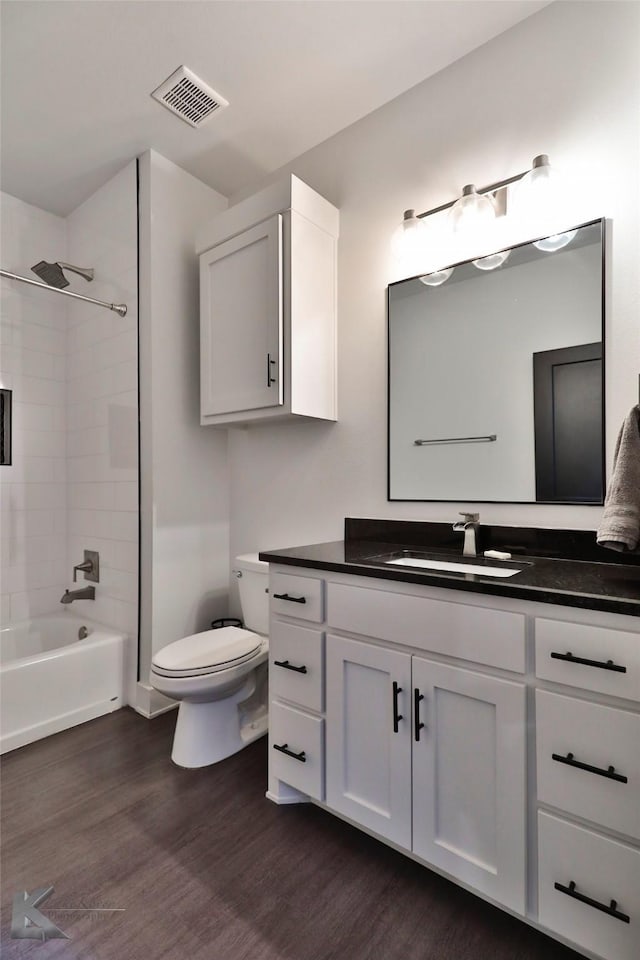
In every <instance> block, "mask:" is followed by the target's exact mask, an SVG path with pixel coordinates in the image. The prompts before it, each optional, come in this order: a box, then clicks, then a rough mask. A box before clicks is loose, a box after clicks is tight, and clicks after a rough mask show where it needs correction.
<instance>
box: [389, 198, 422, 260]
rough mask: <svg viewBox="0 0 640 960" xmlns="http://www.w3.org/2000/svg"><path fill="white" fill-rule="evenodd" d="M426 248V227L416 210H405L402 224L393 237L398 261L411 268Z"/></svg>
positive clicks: (392, 246)
mask: <svg viewBox="0 0 640 960" xmlns="http://www.w3.org/2000/svg"><path fill="white" fill-rule="evenodd" d="M424 248H425V226H424V223H423V221H422V220H420V219H419V217H416V212H415V210H405V212H404V219H403V221H402V223H401V224H400V225H399V226H398V227H397V228H396V229H395V230H394V232H393V235H392V237H391V249H392V250H393V253H394V256H395V257H396V259H397V260H398V261H399V262H400V263H401V264H402V265H403V266H409V265H410V264H412V263H413V262H415V261H416V260H417V258H418V257H419V256H420V254H421V253H424Z"/></svg>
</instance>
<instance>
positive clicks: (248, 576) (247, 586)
mask: <svg viewBox="0 0 640 960" xmlns="http://www.w3.org/2000/svg"><path fill="white" fill-rule="evenodd" d="M234 571H235V573H236V575H237V577H238V586H239V588H240V603H241V606H242V615H243V618H244V622H245V624H246V626H247V627H248V628H250V629H247V630H243V629H241V628H240V627H222V628H221V629H219V630H206V631H204V632H203V633H194V634H193V636H190V637H183V638H182V640H176V641H175V642H174V643H170V644H169V645H168V646H166V647H163V648H162V650H158V652H157V653H156V654H155V655H154V657H153V660H152V662H151V672H150V675H149V682H150V683H151V686H152V687H155V689H156V690H159V691H160V693H164V694H165V696H167V697H172V698H173V699H174V700H179V701H180V706H179V708H178V720H177V722H176V732H175V735H174V738H173V750H172V752H171V759H172V760H173V761H174V763H177V764H178V765H179V766H181V767H205V766H208V764H211V763H217V762H218V760H224V759H225V757H230V756H231V754H232V753H236V752H237V751H238V750H242V748H243V747H246V746H247V744H249V743H251V742H252V741H253V740H256V739H257V738H258V737H261V736H263V735H264V734H265V733H266V732H267V725H268V707H267V704H268V691H267V659H268V656H269V639H268V636H267V634H268V632H269V594H268V582H269V577H268V574H269V564H268V563H264V562H263V561H262V560H258V555H257V554H252V553H248V554H245V555H244V556H240V557H236V561H235V567H234Z"/></svg>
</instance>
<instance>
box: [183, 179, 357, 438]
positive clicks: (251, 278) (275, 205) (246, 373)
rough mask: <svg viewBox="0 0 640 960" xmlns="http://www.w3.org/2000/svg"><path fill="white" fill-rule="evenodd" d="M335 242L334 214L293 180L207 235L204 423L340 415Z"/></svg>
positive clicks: (203, 258) (203, 251) (233, 212)
mask: <svg viewBox="0 0 640 960" xmlns="http://www.w3.org/2000/svg"><path fill="white" fill-rule="evenodd" d="M337 237H338V211H337V209H336V208H335V207H334V206H332V205H331V204H330V203H328V202H327V201H326V200H324V199H323V198H322V197H321V196H320V195H319V194H317V193H316V192H315V191H314V190H312V189H311V188H310V187H308V186H307V185H306V184H305V183H303V182H302V181H301V180H299V179H298V178H297V177H294V176H289V177H287V178H286V180H283V181H281V182H279V183H277V184H275V185H273V186H272V187H269V188H267V189H266V190H263V191H262V192H261V193H259V194H256V195H255V196H253V197H250V198H248V199H247V200H244V201H242V202H240V203H238V204H236V205H235V206H233V207H231V208H229V209H228V210H226V211H224V212H223V213H221V214H220V215H219V216H218V217H216V219H215V220H214V221H213V222H212V223H211V224H209V225H208V226H207V227H206V228H205V229H204V230H203V231H201V234H200V237H199V238H198V242H197V249H198V252H199V254H200V399H201V423H202V424H209V425H214V426H215V425H218V426H230V425H233V424H241V423H255V422H260V421H261V420H272V419H274V418H282V417H288V418H294V417H295V418H300V417H301V418H314V419H323V420H335V419H336V416H337V414H336V273H337V269H336V268H337Z"/></svg>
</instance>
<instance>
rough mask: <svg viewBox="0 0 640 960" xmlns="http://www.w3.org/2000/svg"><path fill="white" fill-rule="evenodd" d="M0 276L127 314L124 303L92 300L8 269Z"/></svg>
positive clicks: (123, 314)
mask: <svg viewBox="0 0 640 960" xmlns="http://www.w3.org/2000/svg"><path fill="white" fill-rule="evenodd" d="M0 277H7V278H8V279H9V280H19V281H20V283H29V284H30V285H31V286H32V287H41V288H42V289H43V290H53V292H54V293H62V294H64V296H65V297H73V298H74V299H75V300H86V302H87V303H95V304H97V305H98V306H99V307H106V308H107V310H115V312H116V313H119V314H120V316H121V317H126V315H127V305H126V303H108V302H107V301H106V300H94V298H93V297H83V296H82V294H81V293H72V292H71V291H70V290H61V289H60V288H59V287H51V286H49V284H48V283H40V281H39V280H32V279H31V278H30V277H21V276H20V274H18V273H10V272H9V271H8V270H0Z"/></svg>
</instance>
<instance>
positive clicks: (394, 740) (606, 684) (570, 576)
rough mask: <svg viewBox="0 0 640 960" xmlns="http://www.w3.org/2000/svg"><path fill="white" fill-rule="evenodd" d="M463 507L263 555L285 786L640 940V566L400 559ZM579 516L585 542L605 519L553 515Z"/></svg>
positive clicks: (512, 894)
mask: <svg viewBox="0 0 640 960" xmlns="http://www.w3.org/2000/svg"><path fill="white" fill-rule="evenodd" d="M394 527H395V529H394ZM447 527H448V529H449V530H450V526H448V525H445V524H418V523H416V524H410V523H402V524H399V525H397V524H396V525H394V524H393V523H392V521H388V522H384V521H376V522H372V523H370V524H369V527H367V521H357V520H354V521H347V533H346V538H345V541H344V542H342V541H340V542H337V543H331V544H320V545H315V546H309V547H298V548H292V549H290V550H276V551H272V552H264V553H262V554H261V555H260V556H261V559H264V560H268V561H269V562H270V564H271V567H270V594H271V596H270V602H271V627H270V667H269V669H270V696H271V704H270V711H271V719H270V733H269V789H268V794H267V796H268V797H269V798H270V799H271V800H273V801H274V802H276V803H297V802H302V801H305V800H311V801H313V802H316V803H318V804H320V805H321V806H322V807H324V808H325V809H327V810H329V811H331V812H333V813H335V814H336V815H338V816H340V817H342V818H344V819H346V820H348V821H349V822H350V823H352V824H354V825H356V826H358V827H360V828H361V829H363V830H365V831H366V832H368V833H370V834H372V835H374V836H376V837H379V838H380V839H381V840H383V841H385V842H387V843H389V844H391V845H392V846H394V847H395V848H396V849H398V850H401V851H403V852H405V853H406V854H407V855H409V856H411V857H412V858H413V859H416V860H418V861H419V862H421V863H423V864H425V865H426V866H428V867H430V868H432V869H435V870H436V871H438V872H441V873H442V874H443V875H445V876H446V877H448V878H449V879H452V880H454V881H455V882H458V883H460V884H461V885H463V886H464V887H466V888H467V889H469V890H471V891H473V892H475V893H477V894H478V895H480V896H482V897H484V898H486V899H488V900H490V901H492V902H493V903H495V904H497V905H499V906H501V907H502V908H504V909H506V910H508V911H509V912H510V913H512V914H514V915H517V916H520V917H521V918H523V919H524V920H525V921H526V922H528V923H530V924H532V925H534V926H537V927H539V928H540V929H542V930H543V931H544V932H546V933H548V934H549V935H551V936H553V937H555V938H557V939H559V940H561V941H563V942H565V943H567V944H569V945H571V946H573V947H574V948H576V949H577V950H579V951H581V952H583V953H585V954H586V955H588V956H592V957H598V958H604V960H636V958H637V949H638V942H639V941H640V934H639V933H638V926H639V924H640V747H639V744H640V621H639V620H638V616H640V566H638V565H637V562H636V563H635V564H634V563H631V564H629V565H627V564H620V563H610V562H609V563H607V562H602V563H601V562H594V561H593V559H587V560H583V561H578V560H575V559H573V560H559V559H552V558H551V557H550V556H549V555H547V556H544V555H542V556H536V555H535V554H532V552H531V549H529V550H527V551H526V552H525V553H523V554H521V555H518V556H515V557H514V559H513V561H512V564H513V565H516V566H519V567H520V572H518V573H516V574H514V575H510V576H506V577H504V576H500V577H497V576H492V575H491V573H492V566H496V565H497V566H498V567H500V562H499V561H498V562H495V561H494V562H493V563H492V562H488V561H484V560H480V561H479V562H480V564H482V565H484V566H485V567H486V571H487V572H486V574H465V573H455V572H446V573H444V572H439V571H434V570H427V571H421V570H419V569H417V568H413V567H411V566H407V565H404V564H403V565H397V564H392V563H390V562H389V560H390V559H393V558H394V557H397V555H398V552H399V550H401V549H402V548H403V547H404V549H405V550H406V549H407V547H409V548H411V549H409V550H408V553H409V554H415V553H416V552H417V550H416V548H417V546H418V545H420V547H421V549H422V551H425V549H426V548H425V542H429V540H426V541H425V540H424V537H425V536H427V535H431V534H433V533H434V532H435V533H438V531H437V530H436V528H443V529H444V528H447ZM411 528H414V529H413V530H412V529H411ZM500 529H501V528H493V531H494V532H496V533H495V536H494V539H495V540H499V536H498V534H497V531H499V530H500ZM506 529H507V528H502V530H506ZM514 531H515V528H511V531H510V539H511V540H512V541H513V539H514V537H516V538H517V534H515V532H514ZM548 533H549V534H551V533H552V532H551V531H549V532H548ZM563 533H566V538H565V541H564V547H566V548H567V549H568V550H569V555H570V553H571V548H570V547H569V545H570V544H573V545H574V552H575V549H577V547H578V548H579V547H580V546H581V545H584V542H586V538H587V537H588V534H583V533H580V532H576V531H573V532H569V531H567V532H558V531H554V532H553V534H554V537H555V539H554V541H553V542H554V544H555V549H556V550H557V549H558V547H559V546H560V547H562V546H563V543H562V542H559V541H558V536H560V541H562V535H563ZM394 536H397V537H398V539H397V540H396V541H395V542H394V540H393V538H394ZM363 537H365V539H362V538H363ZM366 537H369V538H370V539H366ZM400 537H402V539H400ZM524 539H525V542H526V536H525V538H524ZM543 541H544V537H542V540H541V541H540V542H538V544H537V549H538V550H540V551H544V550H545V549H546V547H548V544H546V545H545V544H544V542H543ZM576 544H577V547H576ZM492 545H493V544H492ZM502 545H503V544H502ZM429 549H433V548H432V547H431V546H430V547H429ZM593 550H594V551H596V548H595V547H594V548H593ZM546 552H547V554H549V553H552V552H553V551H552V550H551V549H547V550H546ZM600 552H602V551H600ZM433 555H435V556H436V558H438V557H445V558H446V556H447V553H446V551H445V550H444V549H443V546H442V543H439V544H437V547H436V550H435V553H433ZM564 555H565V556H566V555H567V554H566V553H565V554H564ZM596 555H597V551H596ZM449 559H452V560H454V561H461V560H462V557H461V556H456V555H452V554H451V552H449ZM503 566H504V564H503ZM508 566H509V565H508Z"/></svg>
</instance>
